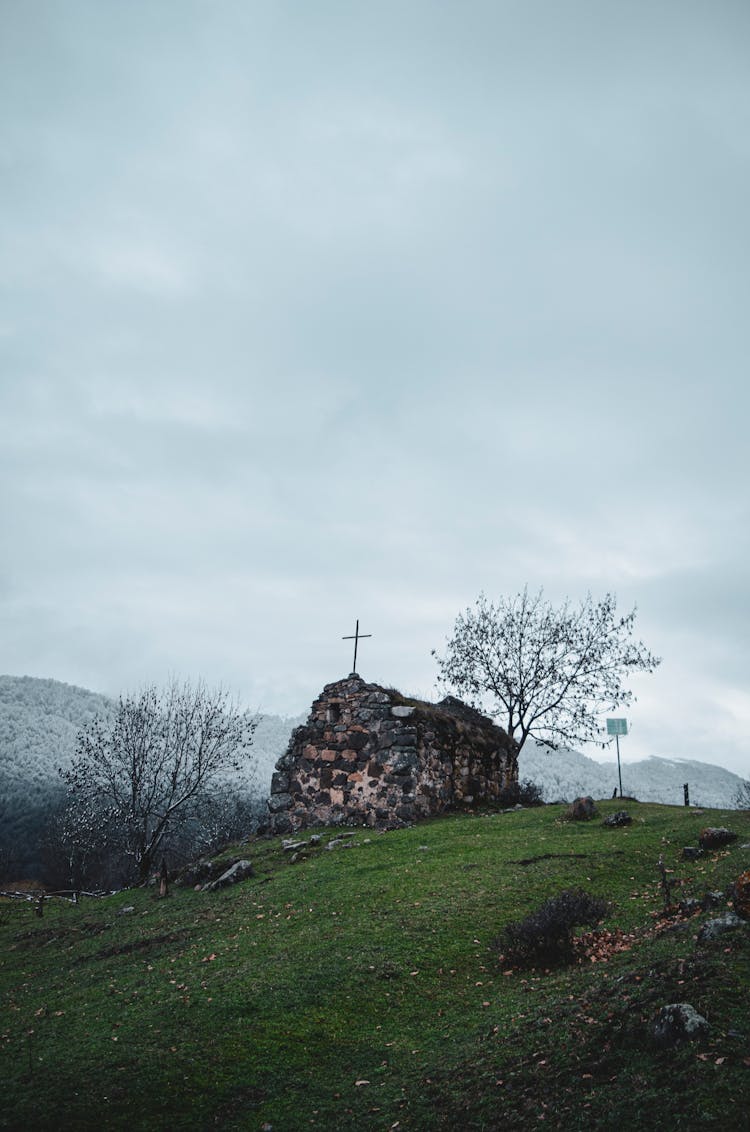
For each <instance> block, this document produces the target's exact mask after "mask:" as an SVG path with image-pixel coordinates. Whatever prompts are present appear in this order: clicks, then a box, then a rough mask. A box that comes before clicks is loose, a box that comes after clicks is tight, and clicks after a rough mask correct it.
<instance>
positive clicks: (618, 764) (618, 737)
mask: <svg viewBox="0 0 750 1132" xmlns="http://www.w3.org/2000/svg"><path fill="white" fill-rule="evenodd" d="M615 743H616V744H617V777H618V778H619V780H620V797H621V798H622V770H621V769H620V736H619V735H615Z"/></svg>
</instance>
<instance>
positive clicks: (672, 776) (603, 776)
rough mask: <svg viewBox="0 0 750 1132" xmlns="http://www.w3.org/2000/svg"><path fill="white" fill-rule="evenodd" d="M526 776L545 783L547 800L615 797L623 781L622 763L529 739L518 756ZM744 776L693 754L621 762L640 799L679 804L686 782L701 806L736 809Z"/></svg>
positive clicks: (628, 786) (625, 785) (627, 788)
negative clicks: (619, 771) (552, 748)
mask: <svg viewBox="0 0 750 1132" xmlns="http://www.w3.org/2000/svg"><path fill="white" fill-rule="evenodd" d="M518 773H519V778H521V779H525V778H528V779H531V781H532V782H535V783H536V785H537V786H539V787H540V789H541V791H542V795H543V797H544V800H545V802H554V801H557V800H562V799H564V800H565V801H568V802H569V801H572V799H573V798H576V797H578V796H579V795H581V794H590V795H591V796H592V797H594V798H611V797H612V791H613V790H614V789H615V787H616V786H617V785H618V782H617V763H616V762H607V763H600V762H597V761H596V760H595V759H591V758H589V757H588V756H587V755H582V754H581V752H580V751H572V750H570V749H569V748H566V747H561V748H560V749H559V750H557V751H550V750H549V748H548V747H545V746H543V744H541V743H527V744H526V746H525V747H524V748H523V750H522V751H521V754H520V756H519V760H518ZM743 781H744V779H742V778H740V777H739V775H736V774H732V772H731V771H729V770H725V769H724V768H723V767H720V766H713V765H712V764H710V763H702V762H696V761H694V760H691V759H663V758H656V757H651V758H648V759H642V760H641V761H640V762H632V763H631V762H629V763H623V764H622V789H623V793H624V794H630V795H631V796H632V797H634V798H637V799H638V800H639V802H663V803H664V804H666V805H673V806H680V805H682V803H683V789H682V788H683V783H685V782H687V783H688V784H689V786H690V802H691V804H692V805H696V806H707V807H710V808H717V809H731V808H732V807H733V806H734V804H735V796H736V794H737V790H738V788H739V787H740V786H741V785H742V783H743Z"/></svg>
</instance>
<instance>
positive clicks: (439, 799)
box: [268, 672, 518, 833]
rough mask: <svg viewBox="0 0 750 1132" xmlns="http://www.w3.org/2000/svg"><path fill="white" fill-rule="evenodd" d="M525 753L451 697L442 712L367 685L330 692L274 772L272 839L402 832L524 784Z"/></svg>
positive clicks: (347, 683) (344, 684) (349, 682)
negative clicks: (342, 829) (345, 830)
mask: <svg viewBox="0 0 750 1132" xmlns="http://www.w3.org/2000/svg"><path fill="white" fill-rule="evenodd" d="M517 755H518V749H517V746H516V744H515V743H514V742H513V740H512V739H510V738H509V737H508V735H507V734H506V733H505V731H503V729H502V728H501V727H498V726H496V724H494V723H493V722H492V721H491V720H490V719H488V718H487V717H486V716H483V715H482V714H481V713H480V712H478V711H475V710H474V708H470V707H468V706H467V705H466V704H464V703H462V702H461V701H460V700H457V699H455V698H454V697H453V696H448V697H447V698H446V699H444V700H442V701H441V703H439V704H431V703H426V702H424V701H422V700H415V699H411V698H407V697H404V696H402V695H401V694H400V693H399V692H397V691H395V690H394V689H392V688H390V689H389V688H381V687H380V686H379V685H377V684H367V683H366V682H365V681H364V680H363V679H362V677H361V676H358V675H357V673H356V672H353V673H352V674H351V675H350V676H348V677H346V678H345V679H344V680H339V681H337V682H336V683H334V684H327V685H326V687H325V688H324V689H323V691H322V693H321V695H320V696H319V697H318V699H317V700H316V701H315V702H314V703H313V705H312V709H311V712H310V716H309V718H308V720H307V722H306V723H305V724H304V725H303V726H302V727H298V728H296V730H295V731H294V732H293V734H292V737H291V739H290V742H289V747H288V748H287V751H286V754H284V755H282V757H281V758H280V759H279V761H278V762H277V764H276V771H275V773H274V776H273V779H272V782H271V796H270V798H269V801H268V809H269V813H270V828H271V832H273V833H290V832H293V831H296V830H300V829H306V828H309V827H311V826H319V825H367V826H371V827H373V828H377V829H397V828H399V827H400V826H404V825H410V824H411V823H412V822H413V821H415V820H416V819H417V818H424V817H429V816H431V815H434V814H440V813H443V812H444V811H445V810H448V809H456V808H459V809H460V808H464V807H470V806H472V805H476V804H479V803H483V802H492V801H496V800H498V799H499V798H500V795H501V793H502V791H503V790H504V789H505V788H506V787H508V786H512V785H514V784H515V783H516V782H517V781H518V757H517Z"/></svg>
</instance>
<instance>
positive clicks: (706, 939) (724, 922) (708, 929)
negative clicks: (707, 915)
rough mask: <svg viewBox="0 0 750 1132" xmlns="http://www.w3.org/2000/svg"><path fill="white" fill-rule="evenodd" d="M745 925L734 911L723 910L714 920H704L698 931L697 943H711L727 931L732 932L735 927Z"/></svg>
mask: <svg viewBox="0 0 750 1132" xmlns="http://www.w3.org/2000/svg"><path fill="white" fill-rule="evenodd" d="M746 926H747V924H746V921H745V920H743V919H741V918H740V917H739V916H738V915H737V914H736V912H725V913H724V915H723V916H719V917H718V919H716V920H707V921H706V923H705V924H704V925H703V927H702V928H701V930H700V931H699V932H698V943H711V941H712V940H715V939H719V938H720V937H721V936H723V935H726V934H727V932H734V931H736V930H737V928H744V927H746Z"/></svg>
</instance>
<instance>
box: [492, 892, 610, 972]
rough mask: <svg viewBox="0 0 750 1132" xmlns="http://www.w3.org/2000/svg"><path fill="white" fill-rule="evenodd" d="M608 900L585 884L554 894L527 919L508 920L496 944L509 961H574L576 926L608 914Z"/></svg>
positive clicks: (590, 925) (586, 924)
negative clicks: (592, 893)
mask: <svg viewBox="0 0 750 1132" xmlns="http://www.w3.org/2000/svg"><path fill="white" fill-rule="evenodd" d="M607 910H608V904H607V901H606V900H604V899H602V897H600V896H592V895H591V894H590V893H589V892H584V890H583V889H581V888H574V889H566V890H565V891H564V892H560V893H559V894H558V895H557V896H551V897H550V898H549V899H548V900H545V902H544V903H543V904H542V905H540V907H539V908H537V909H536V911H535V912H530V913H529V915H528V916H525V917H524V919H523V920H512V921H511V922H510V923H509V924H506V925H505V927H504V928H503V930H502V932H501V933H500V935H499V936H498V938H497V940H496V946H497V948H498V950H499V951H500V953H501V954H502V955H503V957H504V958H505V960H506V961H509V962H512V963H518V964H520V965H525V966H531V965H534V964H537V963H538V964H544V965H545V966H551V965H552V964H556V963H565V962H570V960H571V959H572V958H573V928H575V927H593V926H594V925H596V924H598V923H599V922H600V921H601V920H603V919H604V917H605V916H606V914H607Z"/></svg>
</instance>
